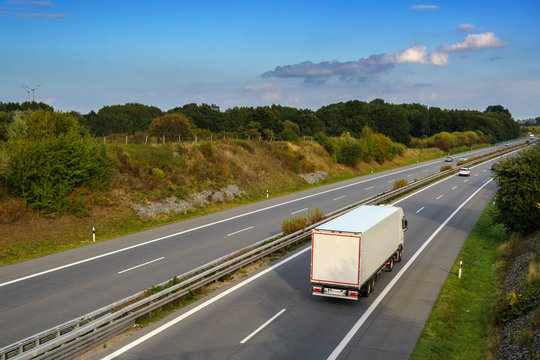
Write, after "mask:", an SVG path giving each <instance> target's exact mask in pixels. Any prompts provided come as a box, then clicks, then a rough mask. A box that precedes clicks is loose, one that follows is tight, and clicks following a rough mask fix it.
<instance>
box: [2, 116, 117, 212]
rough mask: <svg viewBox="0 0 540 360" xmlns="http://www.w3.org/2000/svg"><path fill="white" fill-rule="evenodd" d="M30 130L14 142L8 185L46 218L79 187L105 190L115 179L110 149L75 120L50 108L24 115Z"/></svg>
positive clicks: (10, 153) (27, 129) (58, 210)
mask: <svg viewBox="0 0 540 360" xmlns="http://www.w3.org/2000/svg"><path fill="white" fill-rule="evenodd" d="M22 121H23V122H24V124H25V125H26V131H24V132H19V133H18V134H17V137H16V138H12V139H10V140H9V142H8V144H7V145H6V149H7V151H8V152H9V154H8V155H9V156H10V159H11V160H10V168H11V172H10V174H9V175H8V176H7V179H6V185H7V187H8V189H9V190H10V192H11V194H12V195H14V196H16V197H21V198H23V199H24V201H25V202H26V203H27V204H28V205H30V206H31V207H33V208H35V209H38V210H41V211H43V213H44V214H47V213H55V212H62V211H63V210H65V209H64V206H65V205H66V199H67V197H68V196H69V195H70V194H71V192H72V191H73V190H74V189H75V188H76V187H78V186H83V185H84V186H88V187H90V188H99V187H101V186H104V185H106V184H107V183H108V181H109V180H110V177H111V175H112V163H111V161H110V160H109V158H108V157H107V155H106V153H105V147H104V146H103V145H100V144H98V143H96V142H95V141H94V140H93V139H91V138H90V137H89V135H88V133H87V132H86V131H85V130H84V129H83V128H81V127H80V125H79V123H78V122H77V120H76V119H75V118H73V117H72V116H71V115H69V114H64V113H61V112H49V111H45V110H40V111H35V112H32V113H27V114H24V115H23V116H22Z"/></svg>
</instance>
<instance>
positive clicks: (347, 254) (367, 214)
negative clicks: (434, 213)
mask: <svg viewBox="0 0 540 360" xmlns="http://www.w3.org/2000/svg"><path fill="white" fill-rule="evenodd" d="M406 230H407V220H405V217H404V215H403V209H401V208H400V207H397V206H386V205H364V206H360V207H358V208H355V209H353V210H351V211H349V212H347V213H345V214H343V215H341V216H338V217H336V218H334V219H332V220H330V221H328V222H326V223H324V224H322V225H320V226H318V227H316V228H315V229H313V230H312V234H311V288H312V292H313V295H317V296H328V297H334V298H343V299H349V300H358V297H359V296H366V297H367V296H369V293H370V292H372V291H373V288H374V286H375V281H376V280H377V276H378V275H379V274H380V273H381V272H383V271H392V268H393V267H394V262H399V261H401V259H402V257H403V239H404V232H405V231H406Z"/></svg>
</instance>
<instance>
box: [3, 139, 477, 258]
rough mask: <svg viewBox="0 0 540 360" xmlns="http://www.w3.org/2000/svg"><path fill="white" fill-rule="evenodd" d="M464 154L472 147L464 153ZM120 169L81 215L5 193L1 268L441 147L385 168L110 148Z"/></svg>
mask: <svg viewBox="0 0 540 360" xmlns="http://www.w3.org/2000/svg"><path fill="white" fill-rule="evenodd" d="M460 150H461V151H467V150H469V148H463V149H460ZM107 151H108V153H109V155H110V157H111V158H112V159H114V161H115V163H116V169H115V175H114V178H113V181H112V184H111V185H110V186H109V187H108V188H107V189H102V190H100V191H91V190H89V189H79V190H78V191H76V192H75V193H74V194H73V195H72V196H73V203H75V204H81V209H80V213H79V215H78V216H75V215H57V216H53V217H43V216H40V215H39V214H38V213H36V212H34V211H32V210H30V209H27V208H25V206H24V205H23V203H22V201H21V200H18V199H13V198H10V197H9V196H8V195H7V194H6V191H5V189H4V190H2V189H0V266H5V265H8V264H12V263H16V262H20V261H23V260H27V259H31V258H35V257H39V256H44V255H47V254H51V253H55V252H58V251H62V250H66V249H70V248H74V247H78V246H83V245H87V244H89V243H91V242H92V227H95V228H96V238H97V241H102V240H106V239H111V238H114V237H117V236H121V235H125V234H129V233H133V232H137V231H141V230H144V229H149V228H152V227H156V226H160V225H163V224H167V223H172V222H176V221H180V220H185V219H188V218H192V217H196V216H201V215H204V214H208V213H211V212H215V211H220V210H224V209H227V208H231V207H234V206H238V205H242V204H247V203H252V202H256V201H261V200H264V199H266V190H269V193H270V196H271V197H276V196H280V195H285V194H288V193H291V192H295V191H300V190H304V189H308V188H311V187H315V186H320V185H324V184H327V183H333V182H337V181H342V180H346V179H350V178H353V177H357V176H360V175H365V174H369V173H371V172H379V171H383V170H387V169H391V168H395V167H398V166H403V165H409V164H414V163H416V162H421V161H426V160H430V159H435V158H438V157H439V156H440V155H441V153H440V151H439V150H438V149H422V150H420V149H407V150H406V152H405V154H404V155H403V156H401V157H397V158H395V159H394V160H392V161H387V162H385V163H383V164H378V163H376V162H372V163H360V164H358V165H357V166H356V167H354V168H352V167H346V166H343V165H340V164H337V163H336V162H335V161H333V160H332V159H331V158H330V156H329V155H328V153H327V152H326V150H324V149H323V148H322V147H321V146H320V145H319V144H317V143H315V142H311V141H306V142H300V143H299V144H292V143H286V142H274V143H272V144H268V143H267V142H258V141H233V140H226V141H216V142H212V143H202V144H198V145H194V144H186V143H183V144H166V145H157V146H144V145H135V144H128V145H126V144H108V145H107ZM318 170H324V171H326V172H327V173H328V174H329V176H328V178H327V179H326V180H324V181H322V182H320V183H319V184H316V185H310V184H308V183H306V182H305V181H304V180H303V179H301V178H300V177H299V176H298V174H302V173H309V172H313V171H318ZM231 183H233V184H236V185H238V186H239V187H240V188H242V189H243V190H245V191H246V192H247V196H245V197H244V198H242V199H238V200H237V201H234V202H228V201H226V202H221V203H215V204H211V205H208V206H204V207H196V208H195V209H193V210H190V211H188V212H187V213H185V214H184V213H175V214H171V215H163V216H161V217H159V218H157V219H153V220H143V219H140V218H138V217H137V215H136V214H135V213H134V211H133V210H132V209H131V208H130V205H131V204H134V203H140V202H142V201H146V200H149V201H154V200H157V199H162V198H165V197H168V196H173V195H174V196H177V197H178V198H180V199H181V198H186V197H188V196H189V194H191V193H194V192H199V191H202V190H207V189H219V188H221V187H223V186H226V185H227V184H231Z"/></svg>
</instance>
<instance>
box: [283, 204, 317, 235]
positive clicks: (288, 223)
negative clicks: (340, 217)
mask: <svg viewBox="0 0 540 360" xmlns="http://www.w3.org/2000/svg"><path fill="white" fill-rule="evenodd" d="M322 219H324V214H323V212H322V211H321V210H319V209H318V208H316V209H314V210H313V211H311V212H309V213H308V214H307V217H304V216H293V217H292V218H290V219H285V220H283V224H282V225H281V232H282V233H283V235H284V236H285V235H289V234H292V233H294V232H297V231H299V230H302V229H305V228H306V226H309V225H313V224H315V223H317V222H319V221H321V220H322Z"/></svg>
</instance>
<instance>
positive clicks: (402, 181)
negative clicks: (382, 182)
mask: <svg viewBox="0 0 540 360" xmlns="http://www.w3.org/2000/svg"><path fill="white" fill-rule="evenodd" d="M408 184H409V182H408V181H407V179H398V180H396V181H394V186H393V189H394V190H396V189H400V188H402V187H405V186H407V185H408Z"/></svg>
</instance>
